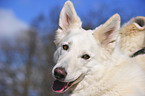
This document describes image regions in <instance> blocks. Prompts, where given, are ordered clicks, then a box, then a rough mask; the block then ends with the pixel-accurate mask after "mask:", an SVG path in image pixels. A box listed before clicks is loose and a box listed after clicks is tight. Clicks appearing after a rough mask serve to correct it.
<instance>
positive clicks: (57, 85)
mask: <svg viewBox="0 0 145 96" xmlns="http://www.w3.org/2000/svg"><path fill="white" fill-rule="evenodd" d="M67 85H68V83H66V82H61V81H58V80H55V81H54V83H53V87H52V88H53V90H54V91H55V92H59V93H60V92H63V91H64V89H65V88H66V87H67Z"/></svg>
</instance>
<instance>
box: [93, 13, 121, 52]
mask: <svg viewBox="0 0 145 96" xmlns="http://www.w3.org/2000/svg"><path fill="white" fill-rule="evenodd" d="M119 30H120V16H119V14H115V15H113V16H112V17H111V18H110V19H109V20H108V21H107V22H105V23H104V24H103V25H101V26H100V27H99V28H97V29H96V31H95V32H94V37H95V38H96V40H99V42H100V44H101V45H103V46H105V48H107V49H108V50H110V49H111V50H112V48H113V49H114V48H115V42H116V39H117V37H118V35H119Z"/></svg>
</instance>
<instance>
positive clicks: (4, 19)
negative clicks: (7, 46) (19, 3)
mask: <svg viewBox="0 0 145 96" xmlns="http://www.w3.org/2000/svg"><path fill="white" fill-rule="evenodd" d="M28 28H29V26H28V25H27V24H25V23H24V22H23V21H21V20H19V19H18V18H16V16H15V15H14V13H13V11H12V10H5V9H0V37H7V36H8V37H11V36H12V37H13V36H15V35H17V33H20V32H22V30H27V29H28Z"/></svg>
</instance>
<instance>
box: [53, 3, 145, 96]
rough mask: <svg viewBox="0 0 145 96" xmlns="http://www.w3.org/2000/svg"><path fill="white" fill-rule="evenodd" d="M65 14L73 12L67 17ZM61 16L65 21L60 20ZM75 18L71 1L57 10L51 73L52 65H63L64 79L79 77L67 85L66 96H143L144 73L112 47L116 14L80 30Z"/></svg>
mask: <svg viewBox="0 0 145 96" xmlns="http://www.w3.org/2000/svg"><path fill="white" fill-rule="evenodd" d="M65 10H67V11H66V12H65ZM70 12H71V13H70ZM62 14H63V15H62ZM66 14H67V15H68V16H70V14H73V15H71V16H70V17H67V16H66ZM72 16H73V17H72ZM62 18H63V19H64V20H66V18H69V20H67V21H66V22H64V21H62ZM72 18H73V19H72ZM78 18H79V17H78V16H77V14H76V12H75V10H74V7H73V4H72V3H71V2H70V1H67V2H66V3H65V5H64V7H63V9H62V11H61V15H60V21H59V25H60V27H61V28H60V29H58V30H57V33H56V40H55V42H56V45H57V50H56V52H55V56H54V58H55V60H56V65H55V66H54V68H53V70H52V74H53V73H54V69H55V68H57V67H63V68H65V70H66V72H67V76H66V78H65V80H64V82H71V81H74V80H76V79H77V78H79V77H82V79H81V81H80V82H79V83H78V84H76V85H74V86H72V87H71V89H70V91H72V93H71V94H70V96H145V78H144V76H145V74H144V72H143V71H142V69H141V68H140V66H138V65H137V64H136V63H134V62H133V61H132V59H130V58H129V57H127V56H124V55H122V54H121V53H120V51H119V49H118V47H117V46H116V39H117V36H118V33H119V28H120V17H119V15H118V14H115V15H114V16H112V17H111V18H110V19H109V20H108V21H107V22H106V23H105V24H103V25H102V26H100V27H99V28H96V29H95V30H84V29H82V28H81V25H80V24H81V21H80V19H78ZM72 20H76V21H75V22H72ZM63 23H65V24H63ZM61 25H63V26H61ZM63 44H68V45H69V49H68V50H67V51H66V50H63V49H62V45H63ZM84 54H89V55H90V58H89V59H88V60H84V59H83V58H81V57H82V55H84Z"/></svg>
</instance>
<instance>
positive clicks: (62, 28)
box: [56, 1, 82, 43]
mask: <svg viewBox="0 0 145 96" xmlns="http://www.w3.org/2000/svg"><path fill="white" fill-rule="evenodd" d="M81 25H82V22H81V20H80V18H79V17H78V15H77V13H76V11H75V8H74V6H73V3H72V2H71V1H66V2H65V4H64V6H63V8H62V10H61V13H60V17H59V28H58V30H57V32H56V43H59V42H60V41H61V40H62V39H63V37H65V36H66V35H67V34H68V33H69V31H68V30H69V29H70V28H74V27H78V28H80V27H81Z"/></svg>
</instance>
